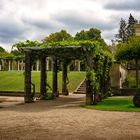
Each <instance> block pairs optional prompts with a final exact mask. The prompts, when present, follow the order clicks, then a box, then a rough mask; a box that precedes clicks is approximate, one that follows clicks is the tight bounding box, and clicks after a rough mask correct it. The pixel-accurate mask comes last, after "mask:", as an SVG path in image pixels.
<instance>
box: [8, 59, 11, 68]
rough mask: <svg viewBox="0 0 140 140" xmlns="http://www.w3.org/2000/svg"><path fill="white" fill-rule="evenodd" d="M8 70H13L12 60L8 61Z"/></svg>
mask: <svg viewBox="0 0 140 140" xmlns="http://www.w3.org/2000/svg"><path fill="white" fill-rule="evenodd" d="M8 70H9V71H11V60H9V61H8Z"/></svg>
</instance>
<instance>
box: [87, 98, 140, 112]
mask: <svg viewBox="0 0 140 140" xmlns="http://www.w3.org/2000/svg"><path fill="white" fill-rule="evenodd" d="M85 108H87V109H96V110H104V111H123V112H140V108H136V107H135V106H134V105H133V101H132V97H128V98H118V97H109V98H107V99H105V100H103V101H101V102H99V103H98V104H97V105H87V106H85Z"/></svg>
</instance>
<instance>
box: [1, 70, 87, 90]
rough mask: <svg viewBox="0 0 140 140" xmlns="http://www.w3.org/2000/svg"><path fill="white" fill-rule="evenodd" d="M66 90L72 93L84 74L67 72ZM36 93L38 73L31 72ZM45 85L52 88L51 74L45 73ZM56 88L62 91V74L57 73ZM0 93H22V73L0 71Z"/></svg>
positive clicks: (38, 84)
mask: <svg viewBox="0 0 140 140" xmlns="http://www.w3.org/2000/svg"><path fill="white" fill-rule="evenodd" d="M68 77H69V84H68V89H69V91H70V92H73V91H74V90H75V89H76V88H77V86H78V85H79V84H80V82H81V81H82V80H83V79H84V77H85V72H68ZM32 82H33V83H34V84H35V87H36V92H39V91H40V72H32ZM47 83H48V84H49V85H50V86H52V72H47ZM58 88H59V91H60V92H61V89H62V72H58ZM0 91H24V73H23V72H17V71H11V72H8V71H0Z"/></svg>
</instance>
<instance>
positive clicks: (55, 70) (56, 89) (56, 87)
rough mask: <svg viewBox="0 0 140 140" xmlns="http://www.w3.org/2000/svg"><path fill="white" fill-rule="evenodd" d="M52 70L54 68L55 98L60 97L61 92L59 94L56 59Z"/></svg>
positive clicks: (53, 86) (53, 84)
mask: <svg viewBox="0 0 140 140" xmlns="http://www.w3.org/2000/svg"><path fill="white" fill-rule="evenodd" d="M52 63H53V64H52V68H53V83H52V88H53V89H52V92H53V97H55V96H56V97H58V96H59V92H58V84H57V60H56V59H54V60H53V61H52Z"/></svg>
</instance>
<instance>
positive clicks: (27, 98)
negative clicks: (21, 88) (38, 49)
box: [24, 50, 33, 103]
mask: <svg viewBox="0 0 140 140" xmlns="http://www.w3.org/2000/svg"><path fill="white" fill-rule="evenodd" d="M24 101H25V103H31V102H33V99H32V96H31V51H29V50H28V51H26V52H25V96H24Z"/></svg>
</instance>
